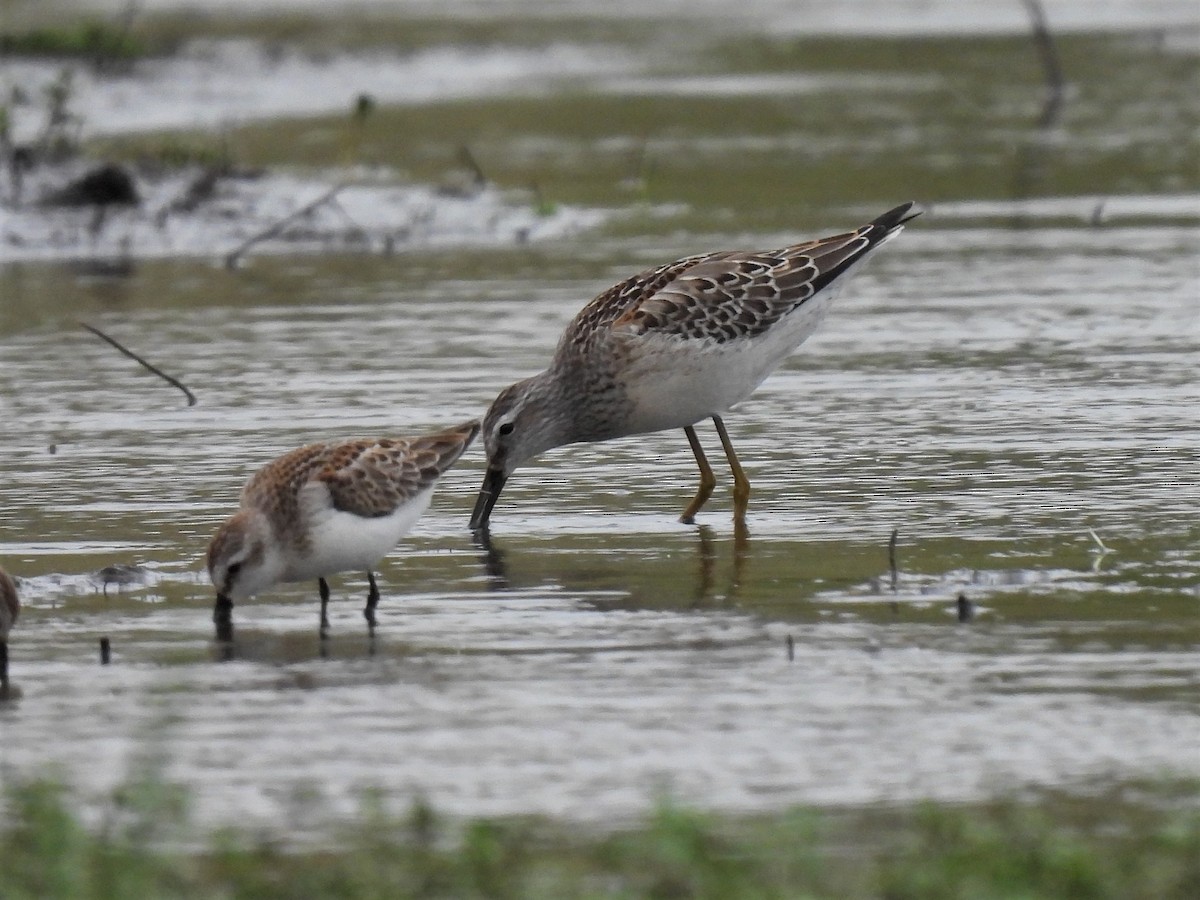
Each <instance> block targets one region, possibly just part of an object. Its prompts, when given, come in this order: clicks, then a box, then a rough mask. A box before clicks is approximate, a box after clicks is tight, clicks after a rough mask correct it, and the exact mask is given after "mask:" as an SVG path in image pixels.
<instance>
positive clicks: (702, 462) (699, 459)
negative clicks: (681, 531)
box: [679, 425, 717, 525]
mask: <svg viewBox="0 0 1200 900" xmlns="http://www.w3.org/2000/svg"><path fill="white" fill-rule="evenodd" d="M683 433H684V434H686V435H687V439H688V443H689V444H691V445H692V453H694V454H695V455H696V465H698V466H699V467H700V487H698V488H697V489H696V496H695V497H693V498H692V502H691V503H689V504H688V507H687V509H685V510H684V511H683V515H682V516H680V517H679V521H680V522H682V523H683V524H684V525H692V524H694V523H695V521H696V513H698V512H699V511H700V507H702V506H703V505H704V504H705V503H706V502H708V498H709V497H711V496H712V492H713V488H714V487H716V486H717V476H716V475H714V474H713V470H712V466H710V465H709V464H708V457H707V456H705V455H704V448H703V447H701V446H700V438H698V437H696V429H695V428H693V427H692V426H691V425H686V426H684V429H683Z"/></svg>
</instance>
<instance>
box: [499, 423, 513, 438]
mask: <svg viewBox="0 0 1200 900" xmlns="http://www.w3.org/2000/svg"><path fill="white" fill-rule="evenodd" d="M515 427H516V426H515V425H513V423H512V422H505V423H504V424H503V425H501V426H500V427H499V428H498V429H496V430H497V431H499V432H500V434H502V435H509V434H512V433H513V428H515Z"/></svg>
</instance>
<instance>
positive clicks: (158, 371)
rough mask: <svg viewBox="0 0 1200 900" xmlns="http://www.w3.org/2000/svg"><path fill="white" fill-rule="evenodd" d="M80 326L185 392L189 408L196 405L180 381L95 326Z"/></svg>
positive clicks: (192, 396)
mask: <svg viewBox="0 0 1200 900" xmlns="http://www.w3.org/2000/svg"><path fill="white" fill-rule="evenodd" d="M79 324H80V325H82V326H83V327H84V328H86V329H87V330H88V331H90V332H91V333H92V334H94V335H95V336H96V337H98V338H100V340H102V341H105V342H106V343H108V344H111V345H112V346H113V347H116V348H117V349H118V350H120V351H121V352H122V353H124V354H125V355H126V356H128V357H129V358H130V359H132V360H133V361H134V362H136V363H138V364H140V365H141V366H142V367H144V368H146V369H148V370H149V371H151V372H153V373H154V374H155V375H157V376H158V377H159V378H161V379H163V381H166V382H168V383H169V384H173V385H174V386H175V387H177V388H179V389H180V390H181V391H183V393H184V395H185V396H186V397H187V400H188V406H195V405H196V395H195V394H193V393H192V392H191V391H189V390H188V389H187V387H186V386H185V385H184V384H183V383H182V382H181V381H179V380H178V379H177V378H172V377H171V376H170V375H168V374H167V373H166V372H164V371H163V370H162V369H160V368H158V367H157V366H155V365H153V364H151V363H148V362H146V360H144V359H142V358H141V357H140V356H138V355H137V354H136V353H134V352H133V351H132V350H130V349H129V348H128V347H126V346H124V345H123V344H121V343H120V342H119V341H117V340H116V339H114V338H111V337H109V336H108V335H107V334H105V333H104V332H103V331H101V330H100V329H99V328H96V327H95V326H93V325H89V324H88V323H87V322H80V323H79Z"/></svg>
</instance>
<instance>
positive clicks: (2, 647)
mask: <svg viewBox="0 0 1200 900" xmlns="http://www.w3.org/2000/svg"><path fill="white" fill-rule="evenodd" d="M20 611H21V601H20V600H19V599H17V585H16V583H15V582H14V581H13V580H12V578H11V577H10V576H9V574H8V573H7V572H5V571H4V570H3V569H0V694H7V693H8V633H9V631H11V630H12V627H13V625H14V624H15V623H16V621H17V614H18V613H19V612H20Z"/></svg>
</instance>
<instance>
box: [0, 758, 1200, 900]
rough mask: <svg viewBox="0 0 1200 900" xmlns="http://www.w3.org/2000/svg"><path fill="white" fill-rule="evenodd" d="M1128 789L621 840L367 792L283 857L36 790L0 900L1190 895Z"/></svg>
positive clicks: (21, 812)
mask: <svg viewBox="0 0 1200 900" xmlns="http://www.w3.org/2000/svg"><path fill="white" fill-rule="evenodd" d="M1129 793H1131V791H1130V789H1129V787H1128V786H1126V788H1124V789H1122V790H1121V791H1120V792H1117V794H1110V795H1108V796H1105V797H1101V798H1097V797H1088V798H1079V797H1076V798H1069V797H1067V798H1064V797H1062V796H1055V795H1047V796H1044V797H1041V798H1039V799H1038V800H1036V801H1033V802H1026V803H1017V802H1004V803H994V804H985V805H975V806H967V807H960V806H952V805H945V804H932V803H930V804H923V805H918V806H915V807H908V808H901V809H892V810H856V811H851V812H818V811H813V810H803V809H797V810H791V811H788V812H784V813H779V814H775V815H770V816H760V817H754V818H731V817H717V816H710V815H705V814H702V813H699V812H695V811H691V810H686V809H681V808H678V807H676V806H673V805H670V804H663V805H661V806H660V807H659V808H658V809H657V811H656V812H655V813H654V814H653V815H652V816H651V817H650V818H649V820H648V821H647V822H645V823H644V824H642V825H639V826H636V827H632V828H626V829H623V830H620V831H617V832H597V831H595V830H589V829H587V828H584V827H582V826H578V825H569V824H563V823H560V822H553V821H549V820H545V819H538V818H532V817H528V818H511V819H477V820H472V821H468V822H465V823H463V822H451V821H447V820H443V819H441V818H440V817H439V816H438V815H436V814H435V813H434V812H433V811H432V810H431V809H430V808H429V807H428V806H426V805H424V804H417V805H416V806H414V808H413V809H412V810H411V812H410V813H409V814H408V815H407V816H403V817H398V816H394V815H391V814H390V813H388V812H387V811H386V809H385V807H384V805H383V803H382V802H381V800H380V799H379V797H378V796H369V797H367V798H366V799H364V801H363V805H362V809H361V811H360V814H359V816H358V820H357V822H356V823H355V824H353V825H349V826H344V827H341V828H339V829H336V830H333V831H331V832H330V833H329V834H327V835H325V836H324V837H320V838H318V839H317V840H307V841H305V842H304V843H303V845H301V846H299V847H296V846H283V845H281V844H280V843H279V842H278V840H277V839H271V838H263V837H261V836H257V837H256V836H254V835H251V834H248V833H245V832H242V831H238V830H230V829H226V830H220V831H217V832H214V833H211V834H209V835H207V836H203V835H199V836H198V835H197V833H196V830H195V829H194V828H191V827H189V826H188V825H187V822H186V797H185V796H184V795H183V794H182V793H181V792H180V791H179V790H178V789H175V788H172V787H171V786H169V785H165V784H163V783H161V782H158V781H155V780H152V779H151V780H147V781H144V782H141V783H137V784H134V785H131V786H127V787H125V788H122V789H121V790H120V791H118V793H117V794H116V795H114V797H113V798H111V800H110V802H109V804H108V805H107V808H106V809H104V810H102V813H101V821H100V824H99V825H96V826H94V827H90V828H89V827H85V826H84V825H83V823H82V822H81V820H80V817H79V815H78V814H77V813H76V812H74V811H73V810H74V808H75V806H76V802H75V798H74V797H73V795H72V794H71V792H70V791H68V790H67V789H65V788H64V787H63V786H61V785H60V784H58V783H56V782H54V781H51V780H41V781H33V782H25V783H21V784H18V785H16V786H15V787H10V788H9V790H8V792H7V797H6V816H5V818H4V820H3V825H2V826H0V846H2V847H3V853H0V897H3V898H5V900H18V898H35V897H36V898H47V900H49V898H109V897H111V898H118V897H122V898H123V897H156V898H168V897H189V898H204V897H234V898H238V897H246V898H251V897H253V898H261V897H381V898H382V897H389V898H404V897H423V898H442V897H445V898H450V897H453V898H473V897H480V898H483V897H498V898H506V897H512V898H573V897H579V898H584V897H621V898H634V897H646V898H693V897H694V898H723V900H736V898H772V897H777V898H798V897H886V898H894V900H901V898H922V900H936V898H972V900H986V898H1015V897H1023V898H1036V897H1072V898H1140V897H1145V898H1151V897H1153V898H1158V900H1169V898H1175V897H1178V898H1185V897H1195V896H1200V813H1198V812H1197V811H1196V808H1195V805H1194V803H1192V805H1191V807H1190V808H1187V807H1185V806H1184V805H1183V804H1182V803H1180V802H1179V801H1180V799H1181V795H1182V796H1183V797H1190V798H1192V800H1193V801H1194V799H1195V797H1196V795H1197V794H1196V787H1195V786H1194V785H1184V786H1180V785H1177V784H1172V785H1158V786H1155V787H1153V793H1155V794H1156V795H1157V796H1156V797H1155V798H1154V802H1146V799H1145V797H1137V798H1134V799H1129V798H1128V796H1126V795H1128V794H1129ZM1166 795H1170V796H1171V797H1172V799H1173V800H1174V801H1175V802H1173V803H1167V802H1164V798H1165V796H1166ZM185 848H186V849H185Z"/></svg>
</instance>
